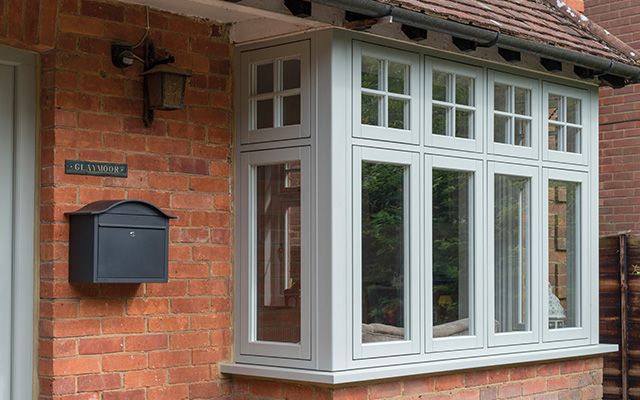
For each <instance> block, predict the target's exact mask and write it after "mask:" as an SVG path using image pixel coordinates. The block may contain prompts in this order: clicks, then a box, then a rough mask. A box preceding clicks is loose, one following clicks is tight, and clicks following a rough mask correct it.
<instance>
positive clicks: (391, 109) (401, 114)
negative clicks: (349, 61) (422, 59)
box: [353, 43, 419, 144]
mask: <svg viewBox="0 0 640 400" xmlns="http://www.w3.org/2000/svg"><path fill="white" fill-rule="evenodd" d="M353 62H354V68H353V110H354V111H353V113H354V115H355V116H358V115H359V116H360V117H359V118H357V119H354V121H353V123H354V128H353V134H354V136H359V137H366V138H371V139H379V140H388V141H396V142H407V143H414V144H417V143H418V141H419V136H418V135H419V134H418V125H419V122H418V121H419V119H418V115H419V109H418V92H419V63H418V55H417V54H413V53H406V52H402V51H398V50H394V49H389V48H384V47H380V46H373V45H369V44H364V43H356V44H355V45H354V49H353Z"/></svg>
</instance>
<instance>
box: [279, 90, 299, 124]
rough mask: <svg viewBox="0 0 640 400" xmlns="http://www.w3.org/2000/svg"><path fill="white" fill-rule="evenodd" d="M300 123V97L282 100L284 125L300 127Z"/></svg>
mask: <svg viewBox="0 0 640 400" xmlns="http://www.w3.org/2000/svg"><path fill="white" fill-rule="evenodd" d="M299 123H300V95H299V94H297V95H295V96H286V97H283V98H282V125H283V126H288V125H298V124H299Z"/></svg>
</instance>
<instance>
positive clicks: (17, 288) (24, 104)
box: [0, 46, 37, 400]
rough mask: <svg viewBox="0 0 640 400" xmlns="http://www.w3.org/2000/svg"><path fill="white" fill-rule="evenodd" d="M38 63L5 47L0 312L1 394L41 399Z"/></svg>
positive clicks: (1, 57)
mask: <svg viewBox="0 0 640 400" xmlns="http://www.w3.org/2000/svg"><path fill="white" fill-rule="evenodd" d="M36 66H37V56H36V55H35V54H33V53H29V52H25V51H19V50H14V49H12V48H9V47H5V46H0V93H1V94H0V146H1V147H2V149H0V204H2V207H0V221H2V227H0V229H1V231H0V237H1V238H3V239H2V241H0V313H1V314H2V315H3V316H9V320H10V322H9V325H8V326H7V325H2V326H0V398H2V399H7V400H23V399H31V398H35V397H37V393H34V390H33V387H34V381H33V376H34V365H35V364H34V357H35V354H34V343H35V340H34V337H35V330H34V319H35V313H34V309H35V307H36V305H35V304H34V293H36V291H35V287H36V283H35V279H36V276H37V275H36V273H35V271H36V270H37V269H36V249H35V243H36V241H35V238H36V235H37V229H36V215H37V213H36V210H37V204H36V182H37V172H36V171H37V170H36V148H37V145H36V122H37V112H36V104H37V98H36ZM5 235H8V238H10V240H7V239H6V236H5ZM6 277H9V279H6ZM3 321H6V319H3ZM7 351H8V353H7ZM5 378H8V380H5Z"/></svg>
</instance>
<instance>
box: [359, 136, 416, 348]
mask: <svg viewBox="0 0 640 400" xmlns="http://www.w3.org/2000/svg"><path fill="white" fill-rule="evenodd" d="M363 161H370V162H373V163H380V164H391V165H399V166H403V167H405V172H404V185H403V188H404V218H403V222H404V247H405V251H404V282H403V285H404V286H403V288H404V290H403V291H404V301H403V303H404V329H405V340H403V341H394V342H376V343H362V323H363V318H362V254H361V252H360V251H357V249H361V248H362V195H361V193H362V163H363ZM419 165H420V155H419V154H418V153H409V152H400V151H393V150H385V149H376V148H370V147H354V148H353V193H354V196H353V208H352V209H353V248H354V252H353V299H354V300H353V309H354V319H353V341H354V343H353V346H354V347H353V348H354V352H353V356H354V358H356V359H359V358H372V357H389V356H397V355H405V354H417V353H419V352H420V331H421V329H420V325H421V320H422V318H420V308H421V307H420V296H419V288H420V278H419V277H420V270H419V260H420V251H419V248H420V247H419V246H420V219H421V218H420V215H421V212H420V208H419V204H420V167H419Z"/></svg>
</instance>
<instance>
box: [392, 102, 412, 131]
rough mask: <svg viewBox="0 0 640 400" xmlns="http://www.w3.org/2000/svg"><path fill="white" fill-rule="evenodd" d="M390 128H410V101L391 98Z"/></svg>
mask: <svg viewBox="0 0 640 400" xmlns="http://www.w3.org/2000/svg"><path fill="white" fill-rule="evenodd" d="M388 115H389V128H396V129H409V101H408V100H400V99H393V98H391V97H390V98H389V114H388Z"/></svg>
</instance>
